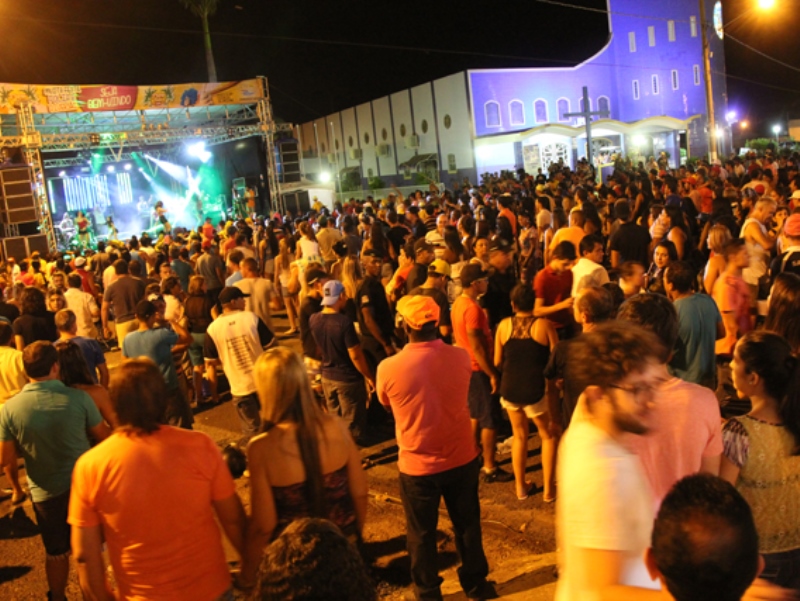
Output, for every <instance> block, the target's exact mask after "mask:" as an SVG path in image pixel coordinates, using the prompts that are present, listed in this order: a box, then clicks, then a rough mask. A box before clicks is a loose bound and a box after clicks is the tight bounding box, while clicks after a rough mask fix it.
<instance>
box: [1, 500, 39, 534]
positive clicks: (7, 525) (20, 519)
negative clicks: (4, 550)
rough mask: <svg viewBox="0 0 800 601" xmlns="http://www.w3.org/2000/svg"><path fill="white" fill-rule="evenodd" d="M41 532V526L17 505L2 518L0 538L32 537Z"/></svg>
mask: <svg viewBox="0 0 800 601" xmlns="http://www.w3.org/2000/svg"><path fill="white" fill-rule="evenodd" d="M38 534H39V527H38V526H37V525H36V524H35V523H34V522H33V520H31V519H30V518H29V517H28V515H27V514H26V513H25V510H24V509H23V508H22V507H17V508H16V509H15V510H14V511H13V512H12V513H10V514H8V515H6V516H3V517H2V518H0V539H2V540H11V539H15V538H30V537H32V536H36V535H38Z"/></svg>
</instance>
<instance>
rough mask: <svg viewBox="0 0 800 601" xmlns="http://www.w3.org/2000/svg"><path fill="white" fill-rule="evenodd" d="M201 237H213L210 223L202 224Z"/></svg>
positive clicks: (212, 227)
mask: <svg viewBox="0 0 800 601" xmlns="http://www.w3.org/2000/svg"><path fill="white" fill-rule="evenodd" d="M203 238H206V239H207V240H212V239H213V238H214V226H213V225H211V224H210V223H204V224H203Z"/></svg>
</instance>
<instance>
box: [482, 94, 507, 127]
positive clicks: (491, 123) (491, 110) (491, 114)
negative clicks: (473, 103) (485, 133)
mask: <svg viewBox="0 0 800 601" xmlns="http://www.w3.org/2000/svg"><path fill="white" fill-rule="evenodd" d="M483 112H484V116H485V117H486V127H500V126H501V125H502V121H501V120H500V103H499V102H496V101H494V100H489V101H488V102H487V103H486V104H484V105H483Z"/></svg>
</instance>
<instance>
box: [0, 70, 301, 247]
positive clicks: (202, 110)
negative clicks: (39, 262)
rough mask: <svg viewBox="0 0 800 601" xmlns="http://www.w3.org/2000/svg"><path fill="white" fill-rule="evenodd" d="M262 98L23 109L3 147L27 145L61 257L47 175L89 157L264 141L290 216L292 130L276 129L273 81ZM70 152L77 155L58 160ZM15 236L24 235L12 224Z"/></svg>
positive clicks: (45, 220)
mask: <svg viewBox="0 0 800 601" xmlns="http://www.w3.org/2000/svg"><path fill="white" fill-rule="evenodd" d="M258 81H259V84H260V86H261V88H262V97H261V98H260V99H258V100H257V101H255V102H253V103H251V104H232V105H213V106H199V107H185V108H184V107H180V108H148V109H144V110H124V111H96V112H85V113H76V112H65V113H44V114H34V112H33V110H32V107H31V105H30V104H29V103H25V102H23V103H20V104H19V105H18V106H16V105H15V106H16V114H5V115H0V132H2V135H1V136H0V147H21V148H23V151H24V153H25V158H26V161H27V162H28V164H29V165H30V167H31V170H32V175H33V180H32V181H33V182H35V185H34V197H35V199H36V213H37V217H38V219H39V223H40V231H41V232H42V233H44V234H46V236H47V243H48V247H49V248H50V250H51V252H53V251H55V250H56V248H57V246H56V235H55V229H54V227H53V219H52V215H51V211H50V199H49V198H48V197H47V186H46V182H45V175H44V170H45V169H50V168H59V167H71V166H76V165H83V164H85V163H86V161H87V154H88V153H91V151H94V150H97V149H100V150H105V151H107V153H103V154H102V155H101V157H100V158H98V159H97V160H99V161H100V162H119V161H124V160H128V159H130V158H131V154H132V153H134V152H143V151H146V152H148V153H149V154H151V155H153V156H156V157H158V156H159V155H160V153H161V151H160V150H159V148H162V149H163V148H164V147H166V148H167V149H169V147H172V146H178V145H180V144H182V143H183V142H185V141H188V140H192V141H194V140H197V141H200V140H202V141H204V142H205V143H206V144H207V145H209V146H213V145H215V144H221V143H223V142H231V141H236V140H242V139H245V138H251V137H254V136H261V137H262V138H263V139H264V142H265V145H266V148H267V153H266V155H267V182H268V186H269V193H270V198H271V199H272V202H273V206H275V207H276V208H277V209H278V210H281V211H283V210H284V206H283V200H282V198H281V196H280V190H279V188H278V177H277V165H276V158H275V136H276V134H277V133H278V132H279V131H284V130H285V131H291V127H290V126H289V125H283V124H280V125H279V124H276V123H275V121H274V118H273V114H272V103H271V101H270V95H269V86H268V84H267V79H266V77H258ZM65 153H69V154H73V155H74V156H67V157H64V156H52V155H54V154H58V155H63V154H65ZM6 229H7V231H6V234H7V235H12V236H13V235H15V233H16V232H18V229H17V228H15V227H14V226H13V225H11V226H6Z"/></svg>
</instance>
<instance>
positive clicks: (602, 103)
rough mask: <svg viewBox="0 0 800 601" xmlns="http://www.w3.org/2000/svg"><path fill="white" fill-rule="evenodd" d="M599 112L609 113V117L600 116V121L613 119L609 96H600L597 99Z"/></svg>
mask: <svg viewBox="0 0 800 601" xmlns="http://www.w3.org/2000/svg"><path fill="white" fill-rule="evenodd" d="M597 110H598V111H600V112H603V111H605V112H607V113H608V115H605V116H603V115H598V118H600V119H611V102H610V101H609V99H608V96H600V98H598V99H597Z"/></svg>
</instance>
